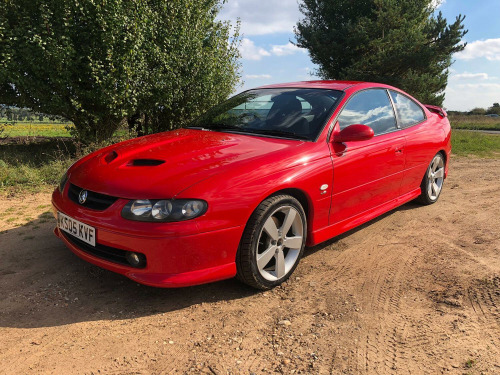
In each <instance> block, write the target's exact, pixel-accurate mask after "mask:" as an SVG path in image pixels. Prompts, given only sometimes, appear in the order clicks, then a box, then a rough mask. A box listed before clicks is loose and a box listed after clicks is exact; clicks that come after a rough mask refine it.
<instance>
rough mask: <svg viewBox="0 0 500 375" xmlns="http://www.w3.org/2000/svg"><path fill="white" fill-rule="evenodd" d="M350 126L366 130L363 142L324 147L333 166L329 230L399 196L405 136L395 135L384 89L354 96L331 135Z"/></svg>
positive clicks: (394, 127) (370, 90) (391, 107)
mask: <svg viewBox="0 0 500 375" xmlns="http://www.w3.org/2000/svg"><path fill="white" fill-rule="evenodd" d="M353 124H364V125H368V126H370V127H371V128H372V129H373V131H374V134H375V135H374V137H373V138H372V139H369V140H366V141H355V142H354V141H353V142H345V143H336V142H332V141H331V142H329V145H330V151H331V157H332V163H333V190H332V200H331V208H330V225H332V224H339V225H340V226H341V227H342V226H343V225H342V222H345V225H346V226H347V225H349V223H352V222H353V221H354V222H356V221H357V220H358V219H360V221H362V218H363V216H364V213H365V212H366V211H368V210H371V209H374V208H376V207H378V206H382V205H384V204H385V203H387V202H389V201H391V200H393V199H395V198H397V197H398V196H399V195H400V188H401V181H402V176H403V170H404V163H405V155H404V148H405V137H404V136H403V135H402V134H401V132H400V131H399V128H398V126H397V121H396V116H395V114H394V109H393V106H392V103H391V101H390V99H389V95H388V92H387V90H385V89H381V88H380V89H368V90H363V91H360V92H357V93H355V94H354V95H353V96H352V97H351V98H350V99H349V101H348V102H347V104H346V105H345V106H344V108H343V109H342V111H341V112H340V115H339V116H338V117H337V123H336V124H335V129H334V131H333V133H332V135H333V136H334V135H335V133H336V132H339V131H340V130H342V129H344V128H346V127H347V126H349V125H353Z"/></svg>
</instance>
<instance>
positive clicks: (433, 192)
mask: <svg viewBox="0 0 500 375" xmlns="http://www.w3.org/2000/svg"><path fill="white" fill-rule="evenodd" d="M443 182H444V157H443V154H441V153H440V152H439V153H437V154H436V156H434V159H432V161H431V163H430V164H429V167H428V168H427V171H426V172H425V176H424V178H423V179H422V184H421V185H420V189H421V190H422V193H421V194H420V196H419V197H418V201H419V202H420V203H422V204H432V203H435V202H436V201H437V200H438V198H439V195H440V194H441V190H442V189H443Z"/></svg>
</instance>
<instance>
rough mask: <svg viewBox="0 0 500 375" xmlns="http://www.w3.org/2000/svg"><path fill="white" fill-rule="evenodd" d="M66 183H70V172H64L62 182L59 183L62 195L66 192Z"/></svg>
mask: <svg viewBox="0 0 500 375" xmlns="http://www.w3.org/2000/svg"><path fill="white" fill-rule="evenodd" d="M66 182H68V171H66V172H64V174H63V175H62V177H61V180H60V181H59V185H58V186H59V192H60V193H61V194H62V192H63V190H64V186H65V185H66Z"/></svg>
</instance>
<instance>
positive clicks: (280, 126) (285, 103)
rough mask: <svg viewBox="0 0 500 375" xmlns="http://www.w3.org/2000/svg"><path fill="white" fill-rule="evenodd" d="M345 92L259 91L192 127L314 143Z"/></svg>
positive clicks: (243, 95)
mask: <svg viewBox="0 0 500 375" xmlns="http://www.w3.org/2000/svg"><path fill="white" fill-rule="evenodd" d="M341 95H342V92H341V91H336V90H324V89H305V88H293V89H291V88H288V89H283V88H281V89H256V90H249V91H245V92H243V93H241V94H239V95H236V96H234V97H232V98H230V99H228V100H227V101H225V102H223V103H222V104H219V105H218V106H216V107H214V108H212V109H210V110H209V111H208V112H206V113H205V114H204V115H202V116H201V117H199V118H198V119H197V120H195V121H194V122H193V123H192V124H191V125H190V126H189V127H190V128H201V129H208V130H215V131H227V132H242V133H254V134H261V135H268V136H277V137H284V138H293V139H305V140H315V139H316V138H317V137H318V135H319V133H320V132H321V130H322V129H323V127H324V125H325V123H326V121H327V120H328V117H329V115H330V114H331V111H332V109H333V107H334V106H335V104H336V103H337V101H338V100H339V98H340V97H341Z"/></svg>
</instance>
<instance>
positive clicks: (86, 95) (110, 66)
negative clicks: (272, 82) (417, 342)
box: [0, 0, 240, 140]
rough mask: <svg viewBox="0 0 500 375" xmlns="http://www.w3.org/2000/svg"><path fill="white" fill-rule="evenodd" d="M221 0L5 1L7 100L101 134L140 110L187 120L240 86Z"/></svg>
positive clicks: (3, 81) (151, 124)
mask: <svg viewBox="0 0 500 375" xmlns="http://www.w3.org/2000/svg"><path fill="white" fill-rule="evenodd" d="M221 3H222V0H169V1H159V0H3V1H2V2H0V103H4V104H7V105H12V106H17V107H20V108H21V107H27V108H30V109H32V110H33V111H35V112H42V113H45V114H47V115H53V116H62V117H64V118H66V119H68V120H70V121H72V122H73V123H74V124H75V128H76V135H77V136H79V137H80V138H82V139H88V140H91V139H97V140H102V139H106V138H108V137H110V136H111V135H112V134H113V132H114V131H115V130H116V129H117V128H118V127H119V126H120V125H121V124H125V123H126V122H127V120H128V119H130V118H133V117H136V118H138V119H141V120H142V121H143V123H144V125H146V126H148V128H149V129H151V130H155V131H158V130H164V129H170V128H174V127H177V126H181V125H183V124H185V123H186V122H187V121H189V120H190V119H192V118H193V117H196V116H197V115H198V114H199V113H200V112H202V111H204V110H205V109H206V108H208V107H210V106H212V105H214V104H216V103H218V102H219V101H221V100H222V99H225V98H226V97H227V96H228V95H229V94H230V93H231V92H232V91H233V90H234V88H235V86H236V85H237V84H238V82H239V79H240V76H239V62H238V58H239V52H238V48H237V47H238V44H239V36H238V26H237V27H236V31H235V32H234V33H232V31H231V30H232V29H231V25H230V24H228V23H226V22H221V21H218V20H216V16H217V14H218V12H219V10H220V7H221Z"/></svg>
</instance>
